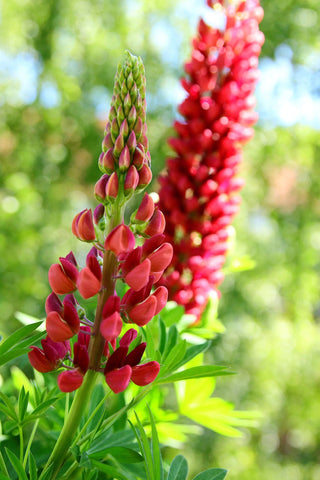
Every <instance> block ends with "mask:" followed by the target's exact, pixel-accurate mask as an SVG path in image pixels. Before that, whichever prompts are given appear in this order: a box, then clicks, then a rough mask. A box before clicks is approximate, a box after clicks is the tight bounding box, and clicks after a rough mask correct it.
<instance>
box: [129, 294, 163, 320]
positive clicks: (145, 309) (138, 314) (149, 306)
mask: <svg viewBox="0 0 320 480" xmlns="http://www.w3.org/2000/svg"><path fill="white" fill-rule="evenodd" d="M156 308H157V300H156V298H155V297H153V296H152V295H151V296H150V297H148V298H146V300H145V301H144V302H142V303H138V305H135V306H134V307H133V308H132V309H131V310H130V312H129V317H130V319H131V320H132V321H133V323H136V324H137V325H139V327H143V325H146V324H147V323H148V322H150V320H151V319H152V318H153V317H154V315H155V311H156Z"/></svg>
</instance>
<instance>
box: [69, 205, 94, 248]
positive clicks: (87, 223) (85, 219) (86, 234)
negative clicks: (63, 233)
mask: <svg viewBox="0 0 320 480" xmlns="http://www.w3.org/2000/svg"><path fill="white" fill-rule="evenodd" d="M72 233H73V234H74V235H75V236H76V237H77V238H79V240H82V241H83V242H92V241H93V240H95V238H96V232H95V230H94V225H93V217H92V211H91V209H90V210H88V209H87V208H86V209H85V210H82V212H80V213H78V215H76V216H75V217H74V219H73V222H72Z"/></svg>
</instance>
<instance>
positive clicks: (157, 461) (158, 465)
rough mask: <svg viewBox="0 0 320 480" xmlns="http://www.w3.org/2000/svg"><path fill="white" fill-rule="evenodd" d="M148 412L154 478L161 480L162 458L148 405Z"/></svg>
mask: <svg viewBox="0 0 320 480" xmlns="http://www.w3.org/2000/svg"><path fill="white" fill-rule="evenodd" d="M148 410H149V417H150V424H151V449H152V458H153V467H154V473H155V478H156V479H157V480H163V466H162V457H161V452H160V444H159V438H158V433H157V429H156V424H155V422H154V418H153V415H152V413H151V410H150V407H149V405H148Z"/></svg>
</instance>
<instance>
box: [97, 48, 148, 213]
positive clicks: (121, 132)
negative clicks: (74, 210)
mask: <svg viewBox="0 0 320 480" xmlns="http://www.w3.org/2000/svg"><path fill="white" fill-rule="evenodd" d="M145 91H146V86H145V76H144V66H143V63H142V61H141V59H140V58H138V57H134V56H133V55H131V54H130V53H129V52H126V60H125V62H124V63H122V64H120V65H119V67H118V72H117V75H116V78H115V86H114V94H113V97H112V100H111V109H110V114H109V120H108V123H107V125H106V129H105V137H104V139H103V142H102V153H101V154H100V157H99V162H98V164H99V168H100V170H101V172H102V173H103V174H104V175H103V176H102V177H101V178H100V180H99V181H98V182H97V184H96V186H95V195H96V197H97V199H98V201H100V202H102V203H104V202H105V201H109V202H114V201H115V200H116V198H118V196H119V193H120V195H124V196H125V197H129V196H131V195H132V194H133V192H135V191H142V190H143V189H144V188H145V187H147V185H149V183H150V182H151V179H152V172H151V168H150V161H151V160H150V153H149V151H148V139H147V124H146V99H145Z"/></svg>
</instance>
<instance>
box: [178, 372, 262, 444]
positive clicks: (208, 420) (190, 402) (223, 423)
mask: <svg viewBox="0 0 320 480" xmlns="http://www.w3.org/2000/svg"><path fill="white" fill-rule="evenodd" d="M214 383H215V382H214V378H213V377H212V378H210V379H209V378H208V379H201V378H200V379H193V380H189V381H188V382H182V383H179V384H177V385H176V392H177V400H178V405H179V411H180V413H181V414H182V415H184V416H185V417H188V418H189V419H190V420H193V421H194V422H196V423H198V424H199V425H203V426H204V427H207V428H209V429H211V430H214V431H215V432H218V433H220V434H221V435H227V436H231V437H240V436H241V435H242V433H241V432H240V431H239V430H238V429H237V428H235V427H238V426H246V427H249V426H256V422H253V419H256V418H257V413H256V412H238V411H235V410H234V407H233V405H232V404H231V403H229V402H226V401H225V400H223V399H221V398H217V397H212V396H211V395H212V393H213V391H214Z"/></svg>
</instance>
